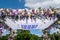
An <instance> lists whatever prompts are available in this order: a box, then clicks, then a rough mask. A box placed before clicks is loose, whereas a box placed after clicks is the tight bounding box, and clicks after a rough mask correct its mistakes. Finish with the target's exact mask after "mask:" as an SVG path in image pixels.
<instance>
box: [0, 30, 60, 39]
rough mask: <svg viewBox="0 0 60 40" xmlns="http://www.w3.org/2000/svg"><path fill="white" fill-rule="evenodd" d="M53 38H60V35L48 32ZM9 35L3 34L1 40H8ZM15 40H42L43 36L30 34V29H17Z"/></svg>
mask: <svg viewBox="0 0 60 40" xmlns="http://www.w3.org/2000/svg"><path fill="white" fill-rule="evenodd" d="M48 35H49V36H50V38H51V40H60V38H59V35H58V34H56V33H54V34H48ZM8 36H9V35H6V36H1V37H0V40H8ZM15 40H42V38H41V37H38V36H37V35H34V34H30V31H28V30H17V35H16V36H15Z"/></svg>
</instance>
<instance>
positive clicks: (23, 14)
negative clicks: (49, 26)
mask: <svg viewBox="0 0 60 40" xmlns="http://www.w3.org/2000/svg"><path fill="white" fill-rule="evenodd" d="M56 14H57V13H56V11H55V10H54V9H41V8H38V9H30V10H27V9H3V8H1V9H0V19H3V20H4V18H6V17H8V18H12V19H15V20H17V19H20V20H24V19H29V18H30V19H31V20H32V19H34V20H35V21H36V18H38V19H48V18H50V19H51V18H53V19H55V17H56Z"/></svg>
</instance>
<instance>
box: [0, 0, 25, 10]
mask: <svg viewBox="0 0 60 40" xmlns="http://www.w3.org/2000/svg"><path fill="white" fill-rule="evenodd" d="M24 4H25V0H21V1H20V0H0V8H16V9H17V8H21V9H22V8H25V6H24Z"/></svg>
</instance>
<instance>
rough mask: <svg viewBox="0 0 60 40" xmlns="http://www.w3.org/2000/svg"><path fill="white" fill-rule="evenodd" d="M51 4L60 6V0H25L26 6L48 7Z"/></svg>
mask: <svg viewBox="0 0 60 40" xmlns="http://www.w3.org/2000/svg"><path fill="white" fill-rule="evenodd" d="M49 6H52V7H60V0H25V7H29V8H38V7H42V8H48V7H49Z"/></svg>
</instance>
